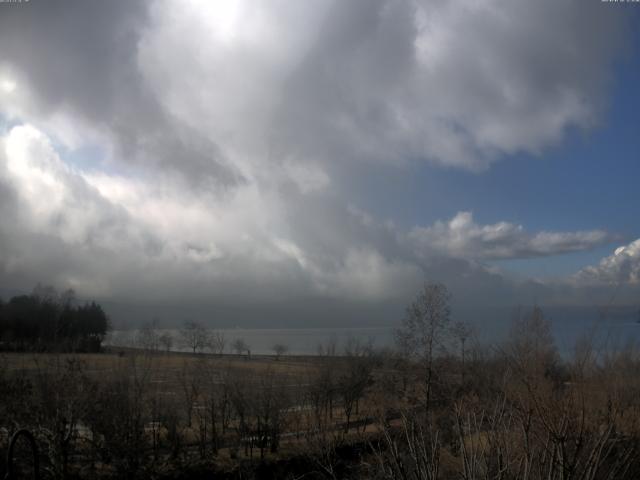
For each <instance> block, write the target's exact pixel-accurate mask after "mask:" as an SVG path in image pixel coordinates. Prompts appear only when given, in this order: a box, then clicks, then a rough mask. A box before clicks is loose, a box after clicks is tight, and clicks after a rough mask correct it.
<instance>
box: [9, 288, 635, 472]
mask: <svg viewBox="0 0 640 480" xmlns="http://www.w3.org/2000/svg"><path fill="white" fill-rule="evenodd" d="M448 305H449V299H448V294H447V292H446V289H445V288H444V287H442V286H440V285H427V286H426V287H425V289H424V291H423V292H421V294H420V295H419V296H418V298H417V299H416V302H415V303H414V304H413V305H412V306H411V307H410V308H409V309H408V311H407V315H406V318H405V320H404V322H403V325H402V328H401V329H400V331H399V335H398V349H397V350H396V351H394V352H391V351H388V352H380V351H374V350H373V349H372V348H370V346H368V345H365V344H361V343H359V342H357V341H352V342H349V344H348V345H346V346H345V348H344V349H343V350H342V351H341V352H340V353H341V355H336V351H337V350H336V349H334V348H323V349H322V355H319V356H316V357H307V358H301V357H287V356H283V355H279V356H277V357H256V356H254V357H252V358H251V359H249V358H248V357H247V356H245V355H241V354H238V355H213V354H212V355H205V354H177V353H170V352H164V353H162V352H160V351H159V350H155V349H154V350H137V351H136V350H129V351H126V352H121V353H120V354H111V353H104V354H92V355H91V354H80V355H74V354H40V355H33V354H16V353H11V354H6V355H5V356H4V357H3V359H2V369H1V370H0V383H1V385H0V392H2V401H1V402H0V408H1V410H2V411H1V412H0V421H1V422H2V425H1V427H2V432H3V435H2V438H1V439H0V440H1V443H2V447H3V448H5V449H6V447H7V442H8V438H9V436H10V435H11V434H12V433H13V432H14V431H16V430H17V429H19V428H28V429H29V430H30V431H31V432H33V433H34V435H35V437H36V440H37V443H38V445H39V448H40V452H41V472H42V474H43V476H44V477H45V478H101V477H102V478H283V479H287V478H288V479H294V478H296V479H297V478H330V479H342V478H353V479H358V478H374V479H416V480H422V479H429V480H436V479H443V480H444V479H463V480H475V479H505V480H506V479H531V480H542V479H558V480H569V479H625V478H629V479H632V478H639V475H640V455H639V453H640V451H639V449H640V430H639V428H638V427H639V426H640V411H639V408H640V405H639V404H638V401H637V398H638V393H640V379H639V376H638V374H637V372H638V367H640V355H639V352H638V351H636V350H635V349H634V348H632V347H629V348H625V349H618V350H615V351H613V350H608V351H598V350H596V349H595V348H594V346H593V342H591V341H590V340H589V338H588V337H585V339H584V340H583V341H581V342H580V344H579V345H577V346H576V349H575V352H574V355H573V356H572V358H568V359H561V358H560V357H559V355H558V353H557V352H556V349H555V347H554V345H553V338H552V336H551V333H550V325H549V322H548V321H547V320H546V319H545V318H544V315H543V313H542V311H541V310H540V309H533V310H532V311H529V312H526V313H523V314H520V315H518V316H517V317H516V318H515V319H514V324H513V328H512V331H511V333H510V335H509V338H508V340H507V341H505V342H504V343H503V344H502V345H500V346H496V347H493V348H483V347H481V346H479V345H477V344H476V343H475V342H474V341H473V334H472V332H471V331H470V329H469V328H467V327H466V326H464V325H451V324H450V321H449V307H448ZM26 450H28V449H27V448H26V446H25V445H23V446H22V447H21V448H18V449H17V453H16V456H20V455H19V454H20V451H22V452H23V454H24V451H26ZM18 460H19V461H18V463H21V464H22V468H28V467H29V465H28V464H29V461H28V458H23V459H22V460H20V459H18Z"/></svg>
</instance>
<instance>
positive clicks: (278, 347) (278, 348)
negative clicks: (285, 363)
mask: <svg viewBox="0 0 640 480" xmlns="http://www.w3.org/2000/svg"><path fill="white" fill-rule="evenodd" d="M271 350H273V352H274V353H275V354H276V360H280V357H281V356H282V355H284V354H285V353H287V352H288V351H289V347H288V346H287V345H284V344H282V343H276V344H275V345H274V346H273V347H271Z"/></svg>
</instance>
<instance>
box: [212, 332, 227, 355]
mask: <svg viewBox="0 0 640 480" xmlns="http://www.w3.org/2000/svg"><path fill="white" fill-rule="evenodd" d="M226 346H227V339H226V338H225V336H224V333H222V332H221V331H219V330H216V331H214V332H211V334H210V335H209V347H210V348H211V350H213V352H214V353H216V354H218V355H222V354H223V353H224V349H225V347H226Z"/></svg>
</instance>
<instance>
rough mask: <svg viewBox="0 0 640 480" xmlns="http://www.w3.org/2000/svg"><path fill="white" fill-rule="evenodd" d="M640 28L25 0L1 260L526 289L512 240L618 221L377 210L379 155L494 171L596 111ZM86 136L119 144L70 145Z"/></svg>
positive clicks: (58, 277)
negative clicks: (72, 157) (397, 219)
mask: <svg viewBox="0 0 640 480" xmlns="http://www.w3.org/2000/svg"><path fill="white" fill-rule="evenodd" d="M625 29H626V25H625V20H624V16H623V14H622V13H621V12H620V11H619V9H614V8H609V6H607V5H601V4H600V3H598V2H593V3H587V4H585V3H584V2H579V1H578V0H569V1H566V2H560V3H559V2H555V1H553V2H552V1H551V0H541V1H537V2H529V1H526V0H517V1H516V0H514V1H511V2H508V3H505V2H498V1H494V0H488V1H486V2H468V1H463V0H452V1H449V2H443V1H440V0H424V1H422V0H421V1H417V0H416V1H398V0H366V1H365V0H354V1H349V2H343V1H329V0H326V1H324V0H308V1H305V2H295V1H285V0H276V1H273V2H268V3H255V2H249V1H245V0H229V1H225V2H210V1H204V0H185V1H184V2H179V3H178V2H173V1H168V0H149V1H140V2H129V1H126V0H114V1H112V2H109V4H108V5H107V4H106V2H102V1H99V0H82V1H80V0H67V1H65V2H62V1H61V0H50V1H47V2H44V1H32V2H28V3H24V2H23V4H22V5H21V6H20V8H7V9H5V10H3V15H2V16H0V44H2V45H3V49H2V53H1V54H0V102H1V103H0V121H1V122H2V124H4V126H3V127H2V128H3V130H6V131H3V133H2V135H3V139H2V148H1V149H0V211H2V213H3V215H4V217H3V218H4V221H3V225H2V226H0V247H1V249H0V281H1V282H2V284H3V285H4V286H12V287H17V286H19V287H20V288H30V287H31V286H32V285H33V284H35V283H36V282H38V281H43V282H51V283H55V284H57V285H59V286H62V287H64V286H75V287H76V288H78V290H80V291H81V292H82V293H84V294H86V295H96V296H101V297H103V298H141V299H146V300H149V301H157V300H158V299H176V300H177V301H185V302H186V301H187V300H188V299H192V300H197V301H201V302H213V303H215V302H218V303H220V302H227V303H229V304H233V305H240V304H246V303H247V302H249V303H250V302H273V301H282V302H293V300H292V299H293V298H295V299H297V300H296V301H301V300H299V299H309V298H311V299H315V300H318V299H333V300H336V299H338V300H340V301H346V300H347V299H348V300H349V301H353V302H356V303H357V302H360V304H363V303H367V304H369V305H372V304H374V303H376V302H398V303H400V304H402V303H403V302H404V301H405V300H406V299H407V298H409V297H411V296H412V295H413V293H414V292H415V289H416V288H417V287H418V286H419V284H420V283H421V282H422V280H423V279H424V278H427V279H430V280H440V281H446V282H448V283H449V284H450V285H452V286H453V288H454V289H455V288H459V290H460V291H464V289H467V290H472V289H473V290H474V292H478V295H479V297H485V298H489V297H491V298H498V297H500V296H505V295H504V293H505V292H507V293H508V294H509V295H510V297H509V298H514V297H515V296H516V290H517V288H516V287H515V283H514V281H513V279H511V278H509V277H508V275H506V274H504V272H499V271H497V270H496V269H495V268H494V267H492V266H491V265H490V263H489V262H490V261H492V260H496V259H504V258H529V257H537V256H546V255H558V254H562V253H567V252H575V251H583V250H589V249H591V248H594V247H595V246H598V245H602V244H604V243H607V242H608V241H610V240H611V239H612V237H611V235H610V234H608V233H606V232H603V231H600V230H593V231H586V232H538V233H535V232H534V233H527V232H526V231H525V230H524V228H523V227H522V226H519V225H514V224H512V223H508V222H498V223H495V224H490V225H479V224H476V223H475V222H474V221H473V218H472V216H471V214H470V213H465V212H461V213H459V214H457V215H456V216H455V217H454V218H453V219H451V220H449V221H445V222H442V221H441V222H436V223H435V224H433V225H426V226H424V225H421V226H416V227H414V228H409V229H408V230H407V229H403V228H399V227H397V226H396V225H394V223H393V221H394V219H391V220H390V221H386V220H383V219H381V218H379V215H378V213H377V212H366V213H363V212H361V211H359V210H358V209H357V208H355V207H354V206H353V205H352V203H355V202H354V201H353V198H354V195H353V192H351V191H350V190H349V185H350V179H352V178H354V177H355V176H358V177H364V178H365V179H366V176H367V174H368V172H369V168H370V166H371V163H372V162H377V163H382V164H385V165H390V166H397V167H399V168H401V169H402V168H405V167H407V165H410V164H415V163H424V162H426V163H428V164H431V165H436V166H444V167H452V168H458V169H463V170H471V171H476V172H478V171H481V170H483V169H485V168H488V167H489V166H490V165H491V164H492V163H494V162H496V161H499V160H501V159H505V158H506V157H508V156H509V155H512V154H514V153H517V152H527V153H533V154H536V153H539V152H541V151H543V150H544V149H545V148H548V147H550V146H552V145H555V144H557V143H559V142H561V141H562V139H563V138H564V137H565V135H566V132H567V131H568V130H571V129H581V130H587V129H589V128H592V127H593V126H594V125H596V124H597V123H598V121H599V118H600V115H601V113H602V111H603V108H604V107H605V105H606V100H607V83H608V81H609V76H610V73H611V64H612V62H613V60H614V59H615V58H616V55H617V53H618V51H619V46H620V44H621V40H622V39H623V38H624V32H625ZM82 147H92V148H95V149H96V150H97V151H99V152H100V154H101V155H100V158H99V159H97V160H96V159H89V160H86V162H85V163H84V164H83V163H82V162H80V165H76V166H75V167H72V166H70V164H69V163H68V162H67V161H66V160H67V158H66V155H67V154H69V153H70V152H71V153H76V154H77V153H78V152H82V151H83V150H82ZM337 179H339V180H340V181H337ZM378 194H379V195H380V196H381V197H383V196H384V195H385V194H386V192H385V191H380V192H378ZM463 287H464V288H463ZM472 287H473V288H472ZM500 292H502V293H500Z"/></svg>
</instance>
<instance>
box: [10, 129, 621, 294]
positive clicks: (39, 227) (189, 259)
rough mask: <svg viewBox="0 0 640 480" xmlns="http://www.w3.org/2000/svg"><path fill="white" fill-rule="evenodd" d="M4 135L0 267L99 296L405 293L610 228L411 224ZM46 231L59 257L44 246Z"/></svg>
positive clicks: (556, 249)
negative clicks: (198, 187)
mask: <svg viewBox="0 0 640 480" xmlns="http://www.w3.org/2000/svg"><path fill="white" fill-rule="evenodd" d="M2 144H3V147H4V151H3V152H2V153H3V155H2V158H1V159H2V161H1V162H0V172H1V175H0V179H1V180H2V183H1V185H5V186H6V187H7V195H8V198H9V199H10V201H11V203H12V206H13V208H12V211H13V213H12V215H11V218H12V220H11V223H10V224H11V225H12V228H11V229H8V228H4V229H3V236H2V238H3V240H4V242H6V243H7V248H6V250H4V251H3V255H2V256H1V257H0V260H1V262H0V265H1V266H2V272H3V277H4V278H5V279H15V278H18V277H19V276H20V275H26V276H27V277H29V281H30V282H32V283H35V282H37V281H39V280H43V279H46V280H47V281H54V280H55V282H57V283H59V284H60V285H64V286H73V287H76V288H78V289H80V290H82V291H84V292H86V293H87V294H94V295H100V296H116V297H118V296H127V295H132V294H134V293H135V295H136V296H138V297H141V298H146V299H150V300H152V299H154V298H156V299H158V298H168V297H171V298H176V299H180V298H184V297H185V296H189V297H192V298H209V299H213V298H226V299H229V298H238V301H240V302H241V301H246V300H250V299H253V300H262V301H264V300H267V299H274V298H280V299H282V298H286V297H291V296H303V297H304V296H311V297H313V296H319V297H326V298H334V299H335V298H341V299H359V300H360V301H364V302H370V301H381V300H384V299H399V298H404V297H406V296H407V295H410V293H411V292H412V291H414V290H415V289H416V288H417V287H418V286H419V285H420V283H421V282H422V281H423V279H424V278H425V277H426V278H430V279H433V280H436V279H438V280H444V279H447V280H448V281H449V282H450V283H451V284H455V283H456V282H457V280H456V277H458V276H460V277H466V278H467V280H466V281H465V285H466V284H468V283H467V282H468V279H469V278H474V279H478V278H480V277H482V276H483V275H484V276H487V278H489V277H492V278H494V279H495V278H497V277H500V276H501V274H500V273H498V272H495V271H493V272H492V270H491V268H489V267H487V266H484V265H482V264H480V263H477V261H479V260H480V261H482V260H488V259H496V258H522V257H528V256H532V255H535V256H540V255H554V254H559V253H565V252H568V251H577V250H584V249H589V248H592V247H593V246H595V245H599V244H601V243H603V242H606V241H607V240H609V237H610V236H609V235H608V234H606V233H604V232H599V231H594V232H575V233H549V232H543V233H538V234H534V235H529V234H527V233H526V232H525V231H524V229H523V228H522V227H521V226H517V225H513V224H510V223H506V222H501V223H498V224H495V225H478V224H476V223H475V222H473V219H472V216H471V214H470V213H465V212H461V213H459V214H457V215H456V216H455V217H454V218H453V219H452V220H450V221H448V222H436V223H435V224H433V225H431V226H428V227H416V228H413V229H412V230H410V231H408V232H405V231H403V230H401V229H398V228H397V227H395V226H394V225H393V224H389V223H385V222H380V221H378V220H377V219H376V218H375V217H373V216H371V215H370V214H366V213H363V212H361V211H359V210H357V209H353V208H345V207H344V206H343V205H342V204H340V203H339V202H336V201H335V200H331V199H327V198H326V197H324V196H323V195H320V196H314V195H309V194H308V193H305V192H304V191H301V190H298V189H294V190H292V191H287V190H285V191H284V192H282V191H281V190H280V189H275V190H273V191H262V190H261V189H260V188H259V187H258V186H256V185H253V184H245V185H244V186H242V187H238V188H236V189H234V190H232V191H230V192H228V194H227V195H225V196H224V197H220V196H219V195H217V194H215V193H211V194H206V193H204V192H201V191H195V192H194V191H191V190H188V189H185V188H184V183H183V182H182V181H181V180H180V179H176V178H173V177H165V176H162V175H157V176H155V177H152V178H150V177H148V176H147V177H143V178H134V177H131V176H128V177H123V176H119V175H114V174H106V173H103V172H92V171H83V170H78V169H74V168H71V167H69V166H68V165H66V164H65V163H64V162H63V161H62V160H61V159H60V157H59V155H58V154H57V152H56V151H55V149H54V148H53V146H52V143H51V141H50V139H49V138H48V137H47V136H46V135H45V134H44V133H42V132H41V131H39V130H37V129H36V128H35V127H33V126H31V125H23V126H16V127H13V128H12V129H11V130H10V131H9V132H8V134H7V135H6V136H5V137H4V138H3V139H2ZM292 197H295V198H296V202H293V204H294V205H295V206H296V207H297V208H299V210H297V208H295V207H294V206H292V205H291V204H290V203H289V201H290V199H291V198H292ZM5 208H6V205H5ZM294 224H295V228H293V226H294ZM47 241H50V243H51V245H52V247H51V251H52V252H55V257H57V260H56V261H55V262H52V261H51V259H49V258H47V253H46V249H43V248H42V247H41V246H39V245H40V244H44V243H46V242H47ZM32 249H36V250H38V251H39V253H38V254H37V255H32V254H31V253H30V251H31V250H32ZM51 255H52V256H54V254H53V253H51ZM5 281H6V280H5ZM485 282H486V280H485ZM498 283H499V284H504V281H503V280H502V281H499V282H498ZM178 285H180V288H177V286H178Z"/></svg>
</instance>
